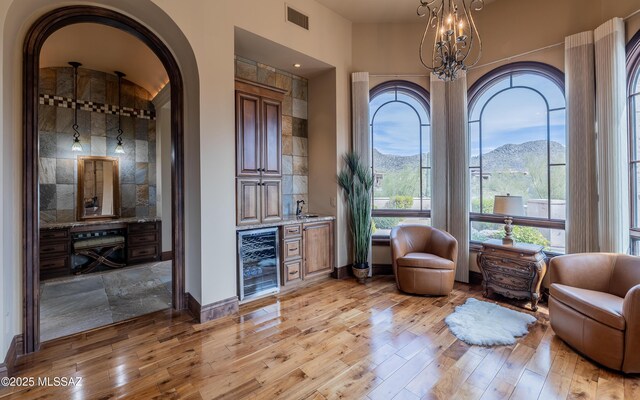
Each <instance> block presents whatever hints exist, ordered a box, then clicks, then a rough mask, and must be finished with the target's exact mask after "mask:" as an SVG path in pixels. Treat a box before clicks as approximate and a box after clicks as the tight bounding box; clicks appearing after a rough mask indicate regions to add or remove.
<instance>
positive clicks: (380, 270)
mask: <svg viewBox="0 0 640 400" xmlns="http://www.w3.org/2000/svg"><path fill="white" fill-rule="evenodd" d="M371 275H372V276H376V275H393V267H392V266H391V264H373V266H372V267H371Z"/></svg>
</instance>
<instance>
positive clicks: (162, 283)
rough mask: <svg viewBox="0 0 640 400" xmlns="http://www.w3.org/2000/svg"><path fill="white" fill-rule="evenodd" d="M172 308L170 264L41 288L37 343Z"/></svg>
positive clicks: (90, 277) (156, 264) (67, 281)
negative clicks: (38, 339) (38, 337)
mask: <svg viewBox="0 0 640 400" xmlns="http://www.w3.org/2000/svg"><path fill="white" fill-rule="evenodd" d="M168 307H171V261H164V262H159V263H158V262H155V263H149V264H143V265H139V266H135V267H130V268H126V269H121V270H114V271H107V272H103V273H96V274H89V275H82V276H74V277H71V278H65V279H62V280H55V281H47V282H43V283H42V284H41V285H40V340H41V341H43V342H44V341H47V340H51V339H55V338H59V337H62V336H66V335H70V334H72V333H77V332H82V331H85V330H88V329H93V328H96V327H98V326H102V325H107V324H111V323H113V322H117V321H122V320H125V319H128V318H132V317H137V316H140V315H144V314H148V313H151V312H154V311H158V310H162V309H165V308H168Z"/></svg>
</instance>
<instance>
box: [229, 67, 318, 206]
mask: <svg viewBox="0 0 640 400" xmlns="http://www.w3.org/2000/svg"><path fill="white" fill-rule="evenodd" d="M235 67H236V71H235V72H236V77H237V78H241V79H245V80H248V81H253V82H257V83H261V84H264V85H268V86H273V87H277V88H279V89H283V90H286V91H287V93H286V94H285V97H284V101H283V103H282V211H283V214H284V215H291V214H295V212H296V201H298V200H304V201H305V204H307V205H308V204H309V183H308V181H309V158H308V149H307V143H308V137H309V135H308V122H307V101H308V82H307V79H306V78H303V77H300V76H296V75H293V74H290V73H289V72H287V71H282V70H280V69H277V68H274V67H272V66H269V65H266V64H261V63H259V62H256V61H252V60H248V59H246V58H242V57H239V56H236V57H235ZM306 210H307V208H306V207H305V211H306Z"/></svg>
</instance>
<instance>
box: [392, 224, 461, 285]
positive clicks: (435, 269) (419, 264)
mask: <svg viewBox="0 0 640 400" xmlns="http://www.w3.org/2000/svg"><path fill="white" fill-rule="evenodd" d="M390 239H391V260H392V265H393V273H394V275H395V277H396V285H397V286H398V289H400V290H401V291H403V292H407V293H414V294H423V295H434V296H445V295H448V294H449V293H451V290H453V282H454V280H455V275H456V263H457V260H458V242H457V241H456V239H455V238H454V237H453V236H451V235H450V234H449V233H447V232H443V231H440V230H438V229H435V228H431V227H429V226H425V225H400V226H396V227H395V228H393V229H392V230H391V235H390Z"/></svg>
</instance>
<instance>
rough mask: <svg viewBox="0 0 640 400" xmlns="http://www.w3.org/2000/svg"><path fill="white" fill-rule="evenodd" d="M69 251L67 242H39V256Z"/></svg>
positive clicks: (50, 255)
mask: <svg viewBox="0 0 640 400" xmlns="http://www.w3.org/2000/svg"><path fill="white" fill-rule="evenodd" d="M67 253H69V242H40V258H50V257H52V256H55V255H59V254H67Z"/></svg>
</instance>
